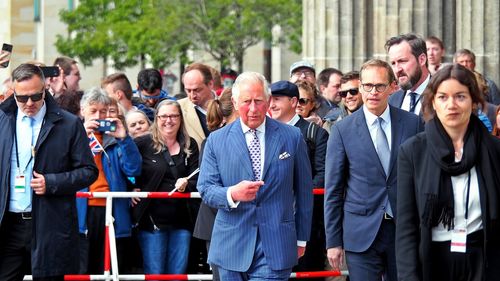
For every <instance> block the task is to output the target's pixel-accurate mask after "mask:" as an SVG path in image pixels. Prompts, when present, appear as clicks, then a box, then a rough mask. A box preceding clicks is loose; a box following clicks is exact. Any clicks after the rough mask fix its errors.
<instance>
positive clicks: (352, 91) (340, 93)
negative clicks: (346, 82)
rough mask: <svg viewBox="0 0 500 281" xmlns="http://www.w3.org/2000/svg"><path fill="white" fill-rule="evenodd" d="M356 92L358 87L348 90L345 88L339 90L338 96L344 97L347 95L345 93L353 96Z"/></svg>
mask: <svg viewBox="0 0 500 281" xmlns="http://www.w3.org/2000/svg"><path fill="white" fill-rule="evenodd" d="M358 93H359V90H358V89H349V90H345V91H340V92H339V96H341V97H343V98H345V97H347V94H351V96H355V95H357V94H358Z"/></svg>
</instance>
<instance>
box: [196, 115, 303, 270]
mask: <svg viewBox="0 0 500 281" xmlns="http://www.w3.org/2000/svg"><path fill="white" fill-rule="evenodd" d="M285 152H288V154H289V155H290V156H289V157H287V158H285V159H280V157H279V156H280V155H281V154H282V153H285ZM201 163H202V164H201V171H200V176H199V178H198V190H199V191H200V194H201V196H202V198H203V201H204V202H205V203H206V204H207V205H209V206H211V207H215V208H218V209H219V212H218V213H217V217H216V219H215V224H214V229H213V233H212V240H211V244H210V252H209V255H208V260H209V261H210V262H211V263H214V264H216V265H218V266H221V267H222V268H225V269H227V270H232V271H240V272H245V271H247V270H248V269H249V267H250V265H251V263H252V259H253V256H254V251H255V245H256V239H257V235H259V237H260V239H261V241H262V248H263V251H264V255H265V257H266V260H267V263H268V264H269V266H270V267H271V268H272V269H274V270H282V269H287V268H291V267H293V266H294V265H295V264H296V263H297V240H302V241H307V240H308V239H309V235H310V228H311V217H312V203H313V201H312V199H313V194H312V187H313V186H312V176H311V168H310V163H309V158H308V156H307V149H306V144H305V142H304V140H303V137H302V134H301V133H300V130H299V129H298V128H295V127H293V126H289V125H285V124H280V123H279V122H277V121H275V120H273V119H270V118H266V132H265V160H264V170H263V174H262V179H263V181H264V183H265V184H264V185H263V186H261V187H260V189H259V191H258V193H257V197H256V199H255V200H253V201H251V202H240V204H239V205H238V207H237V208H234V209H231V208H230V207H229V204H228V202H227V197H226V193H227V190H228V188H229V187H230V186H233V185H235V184H237V183H239V182H240V181H242V180H253V172H252V166H251V161H250V155H249V153H248V148H247V144H246V141H245V136H244V134H243V131H242V128H241V123H240V120H237V121H236V122H233V123H231V124H230V125H228V126H226V127H224V128H222V129H219V130H217V131H215V132H213V133H211V134H210V136H209V138H208V139H207V143H206V145H205V150H204V152H203V160H202V162H201Z"/></svg>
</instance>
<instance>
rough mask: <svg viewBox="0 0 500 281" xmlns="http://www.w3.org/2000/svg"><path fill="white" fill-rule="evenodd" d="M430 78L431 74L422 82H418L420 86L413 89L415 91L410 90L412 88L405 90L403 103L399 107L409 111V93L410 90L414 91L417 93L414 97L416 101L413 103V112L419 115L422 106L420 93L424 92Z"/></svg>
mask: <svg viewBox="0 0 500 281" xmlns="http://www.w3.org/2000/svg"><path fill="white" fill-rule="evenodd" d="M430 79H431V76H430V75H427V78H425V80H424V82H423V83H422V84H420V86H418V87H417V88H416V89H415V91H412V90H408V91H406V94H405V96H404V98H403V103H402V104H401V109H403V110H406V111H408V112H409V111H410V100H411V96H410V94H411V93H412V92H415V93H416V94H417V96H416V99H415V100H416V101H417V104H416V105H415V111H414V113H415V114H416V115H419V113H420V109H421V108H422V94H423V93H424V90H425V88H427V84H429V80H430Z"/></svg>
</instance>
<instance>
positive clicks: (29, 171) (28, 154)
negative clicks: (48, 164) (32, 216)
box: [18, 116, 35, 210]
mask: <svg viewBox="0 0 500 281" xmlns="http://www.w3.org/2000/svg"><path fill="white" fill-rule="evenodd" d="M23 122H26V123H28V124H29V127H30V135H31V139H30V144H31V145H30V147H29V149H28V148H27V147H23V148H21V147H20V148H19V150H20V151H18V153H19V162H20V163H19V168H20V169H22V170H24V171H23V172H24V179H25V188H26V192H25V196H23V197H22V199H21V200H20V202H19V204H20V205H21V206H23V207H24V209H25V210H26V209H27V208H28V207H29V206H30V205H31V192H32V191H31V184H30V183H31V178H32V177H33V168H32V167H33V162H34V160H35V159H32V157H33V154H32V153H33V149H34V148H33V147H34V145H35V140H34V138H35V133H34V123H35V119H34V118H33V117H28V116H24V117H23Z"/></svg>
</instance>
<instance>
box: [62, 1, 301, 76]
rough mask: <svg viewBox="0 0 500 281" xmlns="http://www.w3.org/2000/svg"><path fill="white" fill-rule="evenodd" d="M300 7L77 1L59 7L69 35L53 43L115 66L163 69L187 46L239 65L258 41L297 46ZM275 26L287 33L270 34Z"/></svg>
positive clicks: (249, 3)
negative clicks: (74, 4) (68, 8)
mask: <svg viewBox="0 0 500 281" xmlns="http://www.w3.org/2000/svg"><path fill="white" fill-rule="evenodd" d="M301 9H302V8H301V1H300V0H184V1H183V0H168V1H163V0H81V1H80V4H79V5H78V7H77V8H76V9H75V10H73V11H66V10H63V11H61V12H60V17H61V20H62V21H63V22H64V23H66V24H67V26H68V34H67V36H63V35H58V36H57V41H56V47H57V49H58V51H59V52H61V53H62V54H65V55H68V56H71V57H77V58H78V59H79V60H80V61H81V63H83V64H84V65H91V64H92V61H93V60H94V59H99V58H101V59H103V60H104V61H112V62H113V66H114V67H115V68H117V69H123V68H124V67H127V66H133V65H137V64H139V63H140V64H141V66H142V67H144V64H145V63H146V62H149V63H151V64H152V65H153V66H154V67H156V68H163V67H166V66H168V65H169V64H171V63H173V62H174V61H175V60H177V59H178V58H179V57H180V56H181V55H182V54H184V53H185V51H186V50H188V49H195V50H197V49H201V50H205V51H207V52H208V53H209V54H211V55H212V56H213V57H214V59H216V60H218V61H219V62H220V63H221V65H227V64H230V63H231V62H236V63H238V64H239V65H240V66H241V64H242V61H243V55H244V52H245V50H246V49H248V48H249V47H251V46H253V45H255V44H257V43H258V42H260V41H261V40H266V41H268V42H271V41H272V40H273V39H276V40H275V41H274V42H273V43H279V42H283V41H288V42H289V45H290V46H291V49H292V50H294V51H297V52H298V51H300V37H301V23H302V10H301ZM275 25H280V26H281V28H282V30H283V33H282V34H284V35H285V36H282V37H280V38H273V36H272V32H271V30H272V27H273V26H275ZM240 70H241V69H240Z"/></svg>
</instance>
